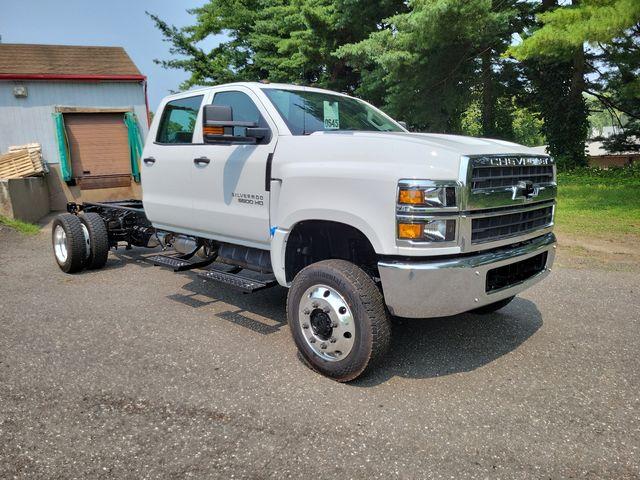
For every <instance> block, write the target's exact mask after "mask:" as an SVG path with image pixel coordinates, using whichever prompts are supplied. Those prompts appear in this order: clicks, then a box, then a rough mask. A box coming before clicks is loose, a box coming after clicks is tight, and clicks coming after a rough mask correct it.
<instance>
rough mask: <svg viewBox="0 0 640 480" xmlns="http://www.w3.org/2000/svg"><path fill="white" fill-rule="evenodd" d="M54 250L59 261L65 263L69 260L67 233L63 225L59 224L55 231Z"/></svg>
mask: <svg viewBox="0 0 640 480" xmlns="http://www.w3.org/2000/svg"><path fill="white" fill-rule="evenodd" d="M53 251H54V253H55V255H56V258H57V259H58V262H60V263H64V262H66V261H67V234H66V233H65V231H64V228H62V225H57V226H56V229H55V230H54V232H53Z"/></svg>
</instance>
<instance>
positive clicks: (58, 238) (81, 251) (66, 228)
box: [51, 213, 87, 273]
mask: <svg viewBox="0 0 640 480" xmlns="http://www.w3.org/2000/svg"><path fill="white" fill-rule="evenodd" d="M51 243H52V245H53V254H54V257H55V259H56V262H57V263H58V266H59V267H60V270H62V271H63V272H65V273H76V272H79V271H80V270H82V269H83V268H84V266H85V265H86V258H87V243H86V238H85V235H84V232H83V229H82V223H81V222H80V219H79V218H78V217H76V216H75V215H72V214H70V213H63V214H62V215H58V216H57V217H56V218H55V219H54V220H53V225H52V229H51Z"/></svg>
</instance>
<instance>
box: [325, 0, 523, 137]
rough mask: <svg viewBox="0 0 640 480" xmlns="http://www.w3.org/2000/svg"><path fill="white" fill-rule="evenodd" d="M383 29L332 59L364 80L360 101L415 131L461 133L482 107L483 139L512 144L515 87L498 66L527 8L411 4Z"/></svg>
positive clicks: (484, 0) (486, 3) (487, 2)
mask: <svg viewBox="0 0 640 480" xmlns="http://www.w3.org/2000/svg"><path fill="white" fill-rule="evenodd" d="M409 5H410V11H409V12H406V13H402V14H399V15H396V16H394V17H391V18H390V19H389V20H388V23H389V25H388V26H387V27H386V28H383V29H380V30H378V31H376V32H373V33H372V34H371V35H370V36H369V37H368V38H367V39H366V40H364V41H362V42H360V43H357V44H352V45H346V46H344V47H342V48H340V49H339V50H338V51H337V55H338V56H339V57H340V58H345V59H346V60H347V61H348V63H349V64H350V65H352V66H353V67H354V68H357V69H358V70H359V71H360V72H361V74H362V79H363V80H362V84H361V86H360V87H359V89H358V93H359V94H360V95H361V96H363V97H365V98H367V99H370V100H372V101H374V103H378V104H384V105H385V106H386V108H387V110H389V112H390V113H392V114H394V115H395V116H397V117H398V118H403V119H406V120H407V121H408V122H409V123H410V124H411V125H412V126H413V127H414V128H416V129H420V130H429V131H441V132H461V131H462V129H463V125H462V119H463V116H464V112H465V111H466V110H467V109H468V108H469V107H470V105H472V104H473V103H474V102H478V103H479V104H480V110H481V126H482V128H481V131H480V133H481V134H482V135H484V136H492V137H500V138H507V139H510V138H513V135H514V133H513V124H512V112H513V103H512V101H511V98H512V96H513V94H514V91H515V89H516V86H517V84H518V82H519V75H518V74H517V72H516V65H515V64H514V62H511V61H509V60H506V59H504V58H502V56H501V55H502V53H504V51H505V50H506V49H507V47H508V46H509V44H510V41H511V36H512V34H513V33H514V31H517V29H519V28H520V23H521V21H522V18H523V15H524V12H526V10H527V9H528V6H527V5H526V4H524V3H522V2H518V1H516V0H499V1H491V0H470V1H466V2H460V1H456V0H415V1H413V2H410V3H409Z"/></svg>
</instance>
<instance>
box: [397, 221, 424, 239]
mask: <svg viewBox="0 0 640 480" xmlns="http://www.w3.org/2000/svg"><path fill="white" fill-rule="evenodd" d="M422 228H423V225H422V224H420V223H399V224H398V238H401V239H416V238H422Z"/></svg>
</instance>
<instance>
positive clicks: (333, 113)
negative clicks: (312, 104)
mask: <svg viewBox="0 0 640 480" xmlns="http://www.w3.org/2000/svg"><path fill="white" fill-rule="evenodd" d="M324 129H325V130H340V112H339V111H338V102H329V101H327V100H325V101H324Z"/></svg>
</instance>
